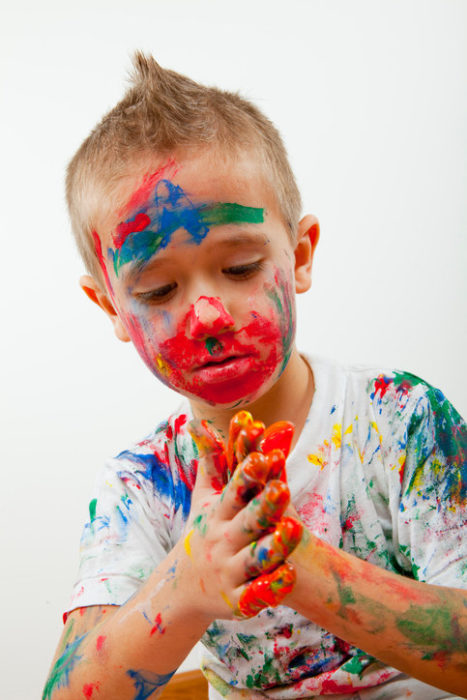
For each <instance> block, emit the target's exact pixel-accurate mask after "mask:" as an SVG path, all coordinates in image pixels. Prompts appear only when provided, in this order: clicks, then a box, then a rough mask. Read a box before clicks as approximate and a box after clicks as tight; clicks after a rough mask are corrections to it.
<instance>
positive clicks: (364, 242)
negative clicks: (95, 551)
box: [0, 0, 467, 700]
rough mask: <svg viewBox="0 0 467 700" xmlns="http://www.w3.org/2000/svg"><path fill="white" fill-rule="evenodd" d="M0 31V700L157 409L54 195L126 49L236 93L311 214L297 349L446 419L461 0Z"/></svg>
mask: <svg viewBox="0 0 467 700" xmlns="http://www.w3.org/2000/svg"><path fill="white" fill-rule="evenodd" d="M0 27H1V28H0V33H1V36H0V56H1V65H2V70H1V81H2V107H1V119H2V128H1V140H2V144H1V145H2V150H1V153H2V156H1V167H0V174H1V193H2V207H1V219H2V221H1V226H2V233H1V240H2V250H3V254H2V264H1V277H0V279H1V282H2V293H1V295H0V296H1V303H2V311H1V313H2V317H1V318H2V344H1V348H2V362H1V369H2V379H1V389H2V390H1V397H2V412H3V418H2V421H1V426H2V429H1V434H2V435H1V436H2V442H3V446H2V449H1V454H2V458H3V459H2V489H1V493H2V499H1V500H2V506H1V509H0V517H1V532H2V584H1V585H2V596H1V601H2V608H3V610H2V614H1V628H2V633H1V644H2V650H1V654H0V659H1V661H0V663H1V664H2V674H1V676H2V681H1V690H0V694H1V696H2V698H5V699H6V700H27V699H29V698H37V697H39V696H40V692H41V688H42V685H43V682H44V680H45V676H46V673H47V668H48V665H49V663H50V660H51V657H52V654H53V651H54V648H55V645H56V643H57V640H58V637H59V634H60V631H61V621H60V616H61V611H62V610H63V609H64V608H65V606H66V603H67V599H68V595H69V592H70V588H71V585H72V583H73V579H74V575H75V570H76V566H77V557H78V541H79V536H80V531H81V526H82V523H83V522H84V519H85V517H86V512H87V504H88V501H89V497H90V491H91V487H92V483H93V480H94V475H95V472H96V470H97V469H98V467H99V466H100V465H101V464H102V462H103V460H104V459H105V457H106V456H108V455H110V454H114V453H115V452H116V451H118V450H120V449H122V448H124V447H125V446H126V444H127V443H128V442H129V441H132V440H134V439H137V438H139V437H141V436H142V435H144V434H145V433H146V432H147V431H149V430H150V429H151V428H152V427H153V426H154V424H155V423H156V422H157V421H159V420H160V419H161V418H163V417H164V416H165V415H166V414H167V412H168V410H169V409H171V408H173V407H174V406H175V404H176V403H177V397H176V395H174V394H171V393H170V392H169V391H168V390H166V389H164V388H163V387H162V386H161V385H159V384H158V383H157V382H156V380H155V379H154V378H153V377H152V376H151V375H150V374H149V373H148V371H147V369H146V368H145V367H144V366H143V364H142V363H141V361H140V359H139V358H138V356H137V355H136V352H135V351H134V350H133V348H132V347H131V346H130V345H124V344H122V343H118V342H117V340H116V339H115V338H114V337H113V335H112V332H111V327H110V324H109V323H108V321H107V320H106V318H105V317H104V315H103V314H102V312H100V311H99V309H97V307H94V306H93V305H91V304H90V303H89V302H88V300H87V299H86V298H85V297H84V295H83V294H82V292H81V290H80V289H79V287H78V282H77V280H78V277H79V275H80V274H81V272H82V265H81V263H80V261H79V259H78V256H77V253H76V252H75V249H74V245H73V243H72V240H71V235H70V230H69V224H68V220H67V215H66V211H65V206H64V197H63V177H64V169H65V166H66V163H67V160H68V159H69V158H70V157H71V156H72V154H73V153H74V151H75V150H76V148H77V147H78V146H79V144H80V143H81V141H82V140H83V139H84V138H85V136H86V135H87V134H88V132H89V131H90V129H91V128H92V127H93V126H94V124H95V123H96V122H97V121H98V120H99V119H100V118H101V116H102V115H103V114H104V113H105V112H106V111H107V110H108V109H109V108H111V107H112V106H113V105H114V104H115V103H116V101H117V100H118V99H120V97H121V96H122V92H123V89H124V79H125V74H126V72H127V70H128V69H129V67H130V60H129V55H130V54H131V52H132V51H133V50H135V49H136V48H142V49H144V50H147V51H151V52H153V53H154V55H155V57H156V59H157V60H158V61H159V62H160V63H161V64H162V65H163V66H166V67H169V68H172V69H175V70H178V71H180V72H182V73H186V74H188V75H190V77H192V78H194V79H196V80H199V81H201V82H205V83H208V84H215V85H218V86H220V87H224V88H227V89H233V90H240V91H241V92H242V94H244V95H245V96H247V97H249V98H251V99H253V100H254V101H255V102H256V103H257V104H258V105H259V106H260V107H261V108H262V109H263V110H264V111H265V112H266V113H267V115H268V116H270V117H271V118H272V119H273V120H274V121H275V123H276V124H277V125H278V127H279V129H280V131H281V132H282V134H283V135H284V137H285V141H286V145H287V148H288V150H289V153H290V158H291V161H292V165H293V167H294V169H295V171H296V174H297V176H298V181H299V185H300V187H301V190H302V193H303V198H304V203H305V211H310V212H312V213H315V214H316V215H317V216H318V217H319V218H320V221H321V225H322V239H321V242H320V245H319V248H318V252H317V255H316V260H315V266H316V267H315V274H314V280H313V288H312V290H311V292H309V293H308V294H307V295H306V297H305V298H302V299H300V304H299V306H300V314H301V317H300V319H299V346H300V347H303V348H307V349H308V350H309V351H311V352H314V353H318V354H323V355H331V356H332V357H334V358H337V359H342V360H350V361H356V362H371V363H378V364H382V365H386V366H394V367H398V368H402V369H406V370H411V371H414V372H415V373H417V374H419V375H421V376H423V377H424V378H426V379H427V380H429V381H431V382H432V383H433V384H435V385H437V386H440V387H441V388H442V389H443V390H444V391H445V393H446V394H447V395H448V397H449V398H450V399H451V400H452V401H453V403H454V405H455V406H456V407H457V408H458V409H459V410H460V411H461V412H464V414H465V413H467V399H466V392H465V389H466V372H465V368H464V362H465V359H466V345H467V343H466V323H465V318H466V308H465V298H466V274H465V271H466V244H465V236H466V229H467V226H466V223H467V208H466V204H465V196H466V192H467V175H466V140H467V128H466V125H467V90H466V79H467V75H466V74H467V55H466V46H467V36H466V34H467V2H464V1H462V0H460V1H455V0H439V1H433V2H431V1H429V0H419V1H415V0H392V1H390V2H380V1H378V0H368V1H364V0H361V1H358V0H357V1H355V0H354V1H352V0H341V1H339V0H326V1H324V0H323V1H322V2H320V1H319V0H308V1H300V0H287V1H286V2H285V1H284V0H281V1H278V2H276V1H274V0H256V1H255V0H247V1H245V0H235V2H223V1H222V0H218V1H217V2H216V1H214V0H211V1H209V0H191V1H188V0H187V1H183V0H165V1H164V2H162V1H159V0H152V1H150V0H146V1H145V0H126V1H125V0H101V1H99V0H93V1H91V0H80V1H79V2H78V0H72V1H71V2H63V1H61V2H59V1H58V0H57V1H56V2H54V1H53V0H42V1H41V2H33V1H32V0H29V1H27V2H24V1H23V2H22V1H21V0H16V1H15V2H14V3H10V8H5V7H4V6H3V9H2V10H1V17H0ZM285 417H286V416H285Z"/></svg>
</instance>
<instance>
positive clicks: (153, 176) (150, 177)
mask: <svg viewBox="0 0 467 700" xmlns="http://www.w3.org/2000/svg"><path fill="white" fill-rule="evenodd" d="M177 172H178V166H177V164H176V162H175V160H174V159H173V158H170V159H169V160H168V161H167V163H165V164H164V165H162V166H161V167H160V168H158V170H156V171H155V172H153V173H146V174H145V175H144V177H143V182H142V183H141V185H140V186H139V187H138V189H136V190H135V191H134V192H133V194H132V195H131V197H130V199H129V200H128V202H127V203H126V204H125V206H124V207H123V208H122V209H120V211H119V212H118V217H119V218H122V217H124V216H126V215H127V214H128V213H129V212H132V211H135V209H139V208H140V207H141V206H142V205H143V204H146V203H147V201H148V199H149V197H150V196H151V194H152V191H153V190H154V188H155V187H156V185H157V183H158V182H159V181H160V180H162V179H165V178H171V177H173V176H174V175H176V174H177Z"/></svg>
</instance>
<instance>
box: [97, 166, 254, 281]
mask: <svg viewBox="0 0 467 700" xmlns="http://www.w3.org/2000/svg"><path fill="white" fill-rule="evenodd" d="M141 214H143V215H145V216H147V217H149V223H148V224H147V226H148V227H150V228H147V227H146V228H145V229H143V230H142V231H135V232H132V233H130V234H129V235H128V236H126V238H124V239H123V240H122V242H121V244H120V245H117V249H116V250H115V251H114V250H112V249H111V248H109V250H108V255H109V258H110V259H111V260H112V262H113V266H114V270H115V274H116V275H117V276H118V272H119V270H120V267H121V266H122V265H124V264H125V263H128V262H134V263H136V265H137V268H138V269H142V267H144V264H145V263H146V262H147V261H148V260H149V259H150V258H152V256H153V255H155V254H156V253H157V252H158V251H159V250H162V249H163V248H166V247H167V245H168V244H169V243H170V240H171V238H172V236H173V234H174V233H175V231H178V230H179V229H184V230H185V231H186V232H187V233H188V235H189V242H191V243H196V244H199V243H201V241H203V240H204V239H205V238H206V236H207V235H208V233H209V229H210V226H220V225H222V224H241V223H261V222H262V221H263V220H264V214H263V209H260V208H257V207H244V206H242V205H241V204H236V203H231V202H216V203H208V202H206V203H204V204H198V205H195V204H193V202H192V201H191V200H190V198H189V197H188V196H187V194H186V193H185V192H184V190H183V189H182V187H180V185H174V184H173V183H172V182H170V180H160V181H159V182H158V183H157V185H156V187H155V190H154V195H153V201H152V202H150V203H149V204H148V205H146V206H145V207H143V208H142V209H141V210H140V211H139V212H135V213H134V214H132V219H131V220H128V221H126V222H123V223H124V224H127V223H130V222H131V221H133V220H134V219H136V218H137V217H138V215H141Z"/></svg>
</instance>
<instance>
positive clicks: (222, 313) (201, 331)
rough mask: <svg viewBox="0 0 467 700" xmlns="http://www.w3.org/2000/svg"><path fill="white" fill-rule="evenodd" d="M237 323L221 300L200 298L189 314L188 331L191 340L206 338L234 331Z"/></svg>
mask: <svg viewBox="0 0 467 700" xmlns="http://www.w3.org/2000/svg"><path fill="white" fill-rule="evenodd" d="M234 325H235V322H234V320H233V318H232V316H231V315H230V314H229V313H228V312H227V311H226V310H225V308H224V306H223V304H222V302H221V300H220V299H217V298H216V297H200V298H199V299H198V300H197V301H196V302H195V303H194V304H193V306H192V308H191V309H190V312H189V314H188V325H187V331H188V333H189V335H190V336H191V338H197V339H200V338H205V337H206V336H210V335H217V334H218V333H223V332H225V331H230V330H232V329H233V327H234Z"/></svg>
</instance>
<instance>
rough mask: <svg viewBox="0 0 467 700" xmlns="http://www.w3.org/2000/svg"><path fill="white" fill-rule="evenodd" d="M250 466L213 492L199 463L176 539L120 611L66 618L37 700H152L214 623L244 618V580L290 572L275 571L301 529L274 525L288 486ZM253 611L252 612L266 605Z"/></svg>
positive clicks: (205, 466) (205, 465) (281, 521)
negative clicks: (94, 695)
mask: <svg viewBox="0 0 467 700" xmlns="http://www.w3.org/2000/svg"><path fill="white" fill-rule="evenodd" d="M256 466H257V465H256ZM256 466H255V469H252V468H251V467H252V464H251V460H249V459H246V460H245V461H244V462H243V463H242V464H241V465H239V467H238V468H237V470H236V472H235V474H234V477H233V478H232V479H231V481H230V482H229V484H228V485H227V486H226V488H225V489H224V491H223V492H222V493H215V491H214V490H213V487H212V483H211V482H212V478H211V473H212V469H211V465H210V464H209V460H208V458H207V457H206V458H205V459H204V460H201V461H200V467H199V469H198V476H197V481H196V485H195V489H194V492H193V498H192V509H191V512H190V518H189V523H190V525H191V527H190V526H188V527H187V530H186V534H185V537H182V539H181V540H180V541H179V542H178V543H177V544H176V546H175V547H174V549H173V550H172V551H171V552H170V553H169V555H168V556H167V558H166V559H165V560H164V561H163V562H162V563H161V564H160V565H159V566H158V567H157V568H156V569H155V570H154V571H153V573H152V574H151V576H150V577H149V579H148V580H147V581H146V583H145V584H144V585H143V586H142V587H141V589H140V590H139V592H138V593H137V595H135V596H133V598H131V599H130V600H129V601H128V602H127V603H126V604H125V605H123V606H121V607H120V608H117V607H114V608H109V607H98V608H89V609H88V610H85V612H84V614H83V615H81V612H80V611H74V612H73V613H71V615H70V616H69V618H68V620H67V624H66V628H65V631H64V635H63V638H62V641H61V644H60V646H59V649H58V651H57V654H56V657H55V661H54V663H53V666H52V669H51V672H50V675H49V678H48V681H47V684H46V687H45V690H44V695H43V700H49V699H50V700H66V699H67V698H76V697H81V696H83V695H84V697H92V693H93V691H94V690H97V689H98V691H99V698H102V699H104V698H112V699H116V698H119V699H122V700H123V699H125V698H131V699H132V700H141V699H142V698H146V697H149V696H151V697H157V695H158V694H159V692H160V690H161V689H162V687H163V686H164V685H165V684H166V683H167V682H168V681H169V680H170V677H171V676H172V674H173V673H174V672H175V670H176V669H177V667H178V666H179V664H180V663H181V661H183V659H184V658H185V656H186V655H187V653H188V652H189V650H190V649H191V648H192V647H193V645H194V644H195V643H196V642H197V641H198V640H199V639H200V637H201V636H202V634H203V632H204V631H205V629H206V628H207V626H208V625H209V624H210V623H211V622H212V621H213V620H214V619H216V618H224V619H232V618H234V617H235V616H238V615H239V614H241V611H243V612H244V613H245V611H246V609H247V608H246V606H242V600H243V599H244V598H245V593H249V592H250V586H251V585H252V584H251V583H249V580H250V579H251V578H252V577H257V578H256V579H255V581H254V582H253V583H255V585H256V583H257V582H258V581H260V580H261V579H262V578H263V577H264V579H265V580H268V579H267V577H271V576H274V575H276V572H278V573H277V576H278V577H279V579H280V576H281V572H283V571H284V570H285V571H288V570H289V568H290V567H289V565H284V566H281V564H282V562H283V560H284V559H285V557H286V556H287V554H289V553H290V551H291V550H292V549H293V547H295V546H296V544H297V542H298V540H299V536H300V535H301V529H300V528H299V532H298V535H297V536H296V537H295V539H293V538H290V537H289V535H290V532H289V530H287V527H286V525H287V523H288V522H290V519H287V518H282V515H283V513H284V511H285V509H286V507H287V505H288V502H289V492H288V488H287V486H286V485H285V484H284V483H283V482H282V481H278V480H276V479H272V480H270V481H268V482H267V483H265V482H266V479H267V478H269V476H270V475H269V473H267V469H268V465H267V464H265V465H262V467H264V468H260V469H258V468H256ZM260 467H261V465H260ZM265 469H266V471H265ZM210 470H211V471H210ZM263 487H264V488H263ZM252 494H255V497H253V498H251V496H252ZM250 499H251V500H250ZM271 528H275V532H274V533H273V534H271V533H270V531H271ZM284 528H285V529H284ZM258 543H260V546H257V545H258ZM265 550H266V551H267V553H268V558H267V562H266V563H265V558H264V556H263V555H264V551H265ZM271 562H272V564H271ZM271 568H273V569H274V571H273V572H272V573H271ZM276 583H277V581H276ZM279 583H280V580H279ZM254 602H255V601H253V603H254ZM248 603H249V604H250V603H251V595H250V596H249V597H248ZM256 603H257V605H256V606H253V608H252V614H254V613H255V612H257V611H258V609H259V608H261V607H265V605H267V604H268V603H267V602H265V603H264V604H263V603H262V602H261V601H256ZM258 606H259V607H258ZM257 608H258V609H257ZM86 693H87V695H86Z"/></svg>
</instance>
